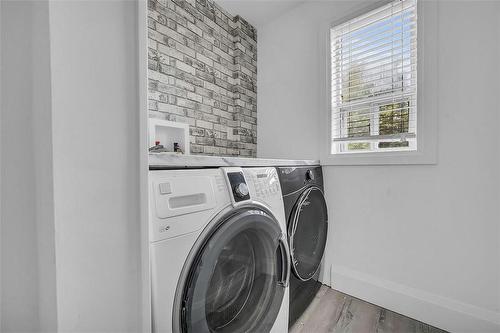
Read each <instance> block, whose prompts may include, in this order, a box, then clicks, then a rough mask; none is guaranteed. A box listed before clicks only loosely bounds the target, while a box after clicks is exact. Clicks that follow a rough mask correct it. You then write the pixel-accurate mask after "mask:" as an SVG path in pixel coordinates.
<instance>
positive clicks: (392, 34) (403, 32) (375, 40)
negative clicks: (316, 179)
mask: <svg viewBox="0 0 500 333" xmlns="http://www.w3.org/2000/svg"><path fill="white" fill-rule="evenodd" d="M416 5H417V4H416V0H397V1H394V2H392V3H389V4H387V5H384V6H382V7H380V8H378V9H375V10H373V11H371V12H368V13H366V14H364V15H361V16H359V17H356V18H354V19H352V20H349V21H347V22H345V23H342V24H339V25H337V26H335V27H333V28H331V31H330V42H331V48H330V51H331V103H332V140H333V142H332V153H342V152H363V151H387V150H411V149H415V148H416V133H417V6H416Z"/></svg>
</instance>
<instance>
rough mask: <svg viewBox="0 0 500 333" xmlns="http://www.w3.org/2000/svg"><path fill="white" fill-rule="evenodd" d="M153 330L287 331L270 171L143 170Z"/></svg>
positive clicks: (279, 225) (283, 239) (283, 238)
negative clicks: (146, 187)
mask: <svg viewBox="0 0 500 333" xmlns="http://www.w3.org/2000/svg"><path fill="white" fill-rule="evenodd" d="M149 183H150V184H149V185H150V222H149V223H150V235H149V238H150V260H151V262H150V266H151V300H152V331H153V332H232V333H234V332H273V333H285V332H288V304H289V299H288V297H289V287H288V283H289V277H290V268H291V262H290V255H289V248H288V242H287V224H286V219H285V216H284V209H283V199H282V193H281V187H280V185H279V178H278V175H277V171H276V169H275V168H246V169H242V168H234V167H232V168H214V169H184V170H155V171H150V181H149Z"/></svg>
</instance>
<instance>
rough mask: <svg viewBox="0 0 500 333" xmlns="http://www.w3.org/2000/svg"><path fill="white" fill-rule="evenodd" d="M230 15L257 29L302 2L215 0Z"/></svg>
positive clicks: (291, 0)
mask: <svg viewBox="0 0 500 333" xmlns="http://www.w3.org/2000/svg"><path fill="white" fill-rule="evenodd" d="M215 2H217V3H218V4H219V5H220V6H221V7H222V8H224V9H225V10H227V11H228V12H229V13H230V14H233V15H240V16H241V17H243V18H244V19H245V20H247V21H248V22H249V23H250V24H252V25H253V26H254V27H256V28H259V27H261V26H263V25H265V24H266V23H268V22H270V21H271V20H273V19H274V18H276V17H278V16H280V15H281V14H283V13H284V12H287V11H289V10H290V9H292V8H294V7H297V6H298V5H300V4H301V3H303V2H304V0H215Z"/></svg>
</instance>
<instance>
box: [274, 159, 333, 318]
mask: <svg viewBox="0 0 500 333" xmlns="http://www.w3.org/2000/svg"><path fill="white" fill-rule="evenodd" d="M277 170H278V175H279V180H280V184H281V191H282V194H283V202H284V209H285V216H286V219H287V223H288V243H289V245H290V256H291V261H292V274H291V277H290V309H289V325H290V326H291V325H293V324H294V323H295V321H296V320H297V319H298V318H299V317H300V315H301V314H302V313H303V312H304V311H305V310H306V309H307V307H308V306H309V304H310V303H311V302H312V300H313V299H314V297H315V295H316V293H317V292H318V290H319V288H320V287H321V283H320V282H319V281H318V276H319V271H320V267H321V262H322V258H323V254H324V251H325V246H326V240H327V233H328V212H327V206H326V201H325V198H324V195H323V173H322V170H321V167H320V166H298V167H279V168H277Z"/></svg>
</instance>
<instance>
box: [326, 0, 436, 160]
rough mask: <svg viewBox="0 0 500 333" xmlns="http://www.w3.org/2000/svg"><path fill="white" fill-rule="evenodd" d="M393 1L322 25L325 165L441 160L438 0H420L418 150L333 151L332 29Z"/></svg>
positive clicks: (418, 32) (418, 33)
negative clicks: (438, 113)
mask: <svg viewBox="0 0 500 333" xmlns="http://www.w3.org/2000/svg"><path fill="white" fill-rule="evenodd" d="M390 2H392V0H389V1H383V2H378V3H376V4H373V3H371V5H366V4H365V5H362V6H360V7H359V8H358V9H355V10H353V12H352V15H350V16H349V17H343V18H340V19H339V18H337V19H332V20H330V21H329V22H325V24H323V25H321V28H320V29H321V31H320V41H322V42H321V45H320V46H321V48H322V50H321V55H322V56H321V57H322V59H321V65H320V66H321V68H320V70H321V73H323V80H324V82H323V84H322V87H324V88H323V89H322V91H321V95H322V96H321V104H322V110H323V116H322V117H320V120H321V124H320V128H321V133H322V139H321V147H320V149H321V153H320V159H321V164H323V165H386V164H436V163H437V128H438V124H437V121H438V117H437V112H438V111H437V110H438V105H437V96H438V91H437V89H438V70H437V69H438V62H437V61H438V59H437V50H438V34H437V27H438V22H437V2H436V1H422V0H420V1H418V2H417V12H418V22H417V78H418V79H417V138H418V140H417V147H416V148H417V149H416V150H407V151H400V150H398V151H386V150H385V149H384V151H373V152H366V151H364V152H362V153H346V154H344V153H341V154H332V153H331V152H332V142H333V138H332V131H331V124H332V105H331V77H330V73H331V61H330V29H331V28H333V27H335V26H337V25H339V24H341V23H343V22H346V21H348V20H350V19H352V18H355V17H357V16H360V15H363V14H365V13H367V12H369V11H371V10H373V9H376V8H379V7H381V6H383V5H385V4H388V3H390Z"/></svg>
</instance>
